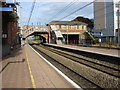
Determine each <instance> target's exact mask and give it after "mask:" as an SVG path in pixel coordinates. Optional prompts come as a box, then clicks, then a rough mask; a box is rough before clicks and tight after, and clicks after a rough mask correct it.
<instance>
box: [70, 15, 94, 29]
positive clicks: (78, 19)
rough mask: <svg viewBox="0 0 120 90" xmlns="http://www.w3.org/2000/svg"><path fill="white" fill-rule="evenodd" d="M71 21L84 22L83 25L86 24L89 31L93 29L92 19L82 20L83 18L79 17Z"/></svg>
mask: <svg viewBox="0 0 120 90" xmlns="http://www.w3.org/2000/svg"><path fill="white" fill-rule="evenodd" d="M72 21H81V22H84V23H86V24H88V27H89V28H90V29H93V27H94V22H93V19H89V18H84V17H81V16H79V17H77V18H75V19H73V20H72Z"/></svg>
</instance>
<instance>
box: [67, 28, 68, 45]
mask: <svg viewBox="0 0 120 90" xmlns="http://www.w3.org/2000/svg"><path fill="white" fill-rule="evenodd" d="M67 44H68V29H67Z"/></svg>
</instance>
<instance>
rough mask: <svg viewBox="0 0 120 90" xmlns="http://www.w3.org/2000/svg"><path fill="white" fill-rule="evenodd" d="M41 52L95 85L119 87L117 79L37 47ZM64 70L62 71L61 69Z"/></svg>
mask: <svg viewBox="0 0 120 90" xmlns="http://www.w3.org/2000/svg"><path fill="white" fill-rule="evenodd" d="M37 48H39V49H40V50H41V51H42V52H44V53H46V54H47V55H48V56H51V57H52V58H54V59H55V60H57V61H58V62H60V63H62V64H64V65H65V66H67V67H69V68H70V69H72V70H74V71H76V72H77V73H79V74H81V75H82V76H84V77H86V78H89V79H90V80H92V81H94V82H95V83H97V84H99V85H100V86H101V87H103V88H118V87H119V80H120V79H118V78H115V77H112V76H109V75H107V74H105V73H102V72H100V71H97V70H95V69H92V68H90V67H87V66H85V65H82V64H79V63H76V62H74V61H71V60H69V59H67V58H64V57H62V56H60V55H58V54H55V53H52V52H50V51H48V50H46V49H44V48H41V47H38V46H37ZM63 70H64V69H63Z"/></svg>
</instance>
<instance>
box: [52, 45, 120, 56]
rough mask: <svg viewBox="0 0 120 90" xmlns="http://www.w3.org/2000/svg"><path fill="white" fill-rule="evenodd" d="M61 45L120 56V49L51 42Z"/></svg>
mask: <svg viewBox="0 0 120 90" xmlns="http://www.w3.org/2000/svg"><path fill="white" fill-rule="evenodd" d="M50 45H55V46H60V47H66V48H72V49H77V50H83V51H89V52H94V53H100V54H105V55H111V56H117V57H118V56H119V57H120V50H116V49H105V48H95V47H82V46H75V45H65V44H50Z"/></svg>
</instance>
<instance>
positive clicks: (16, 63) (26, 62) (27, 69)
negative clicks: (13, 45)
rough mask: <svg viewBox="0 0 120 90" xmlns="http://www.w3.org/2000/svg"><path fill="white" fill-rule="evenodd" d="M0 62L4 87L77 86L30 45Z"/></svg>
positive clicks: (13, 52) (15, 51)
mask: <svg viewBox="0 0 120 90" xmlns="http://www.w3.org/2000/svg"><path fill="white" fill-rule="evenodd" d="M0 64H2V68H1V71H0V74H1V75H2V88H75V87H74V86H73V85H72V84H70V83H69V82H68V81H67V80H66V79H64V78H63V77H62V76H61V75H60V74H59V73H58V72H57V71H55V70H54V69H53V68H52V67H51V66H50V65H49V64H48V63H46V62H45V61H44V60H43V59H42V58H40V57H39V56H38V55H37V54H36V53H35V52H34V51H33V50H32V48H31V47H30V46H29V45H25V46H23V47H20V48H18V49H16V50H14V51H12V53H11V54H10V55H8V56H7V57H5V58H3V60H2V61H1V62H0Z"/></svg>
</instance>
